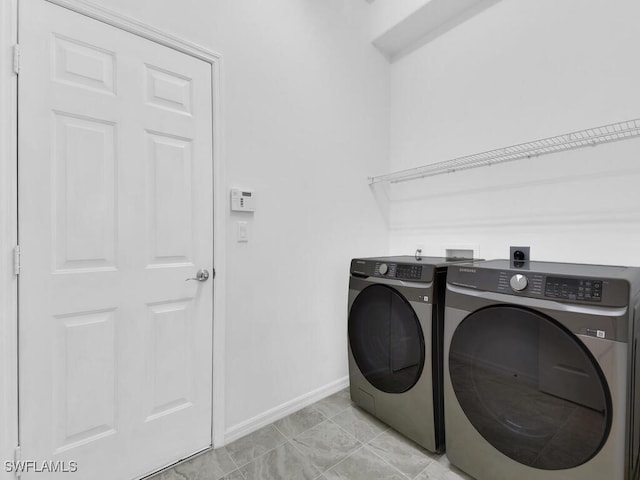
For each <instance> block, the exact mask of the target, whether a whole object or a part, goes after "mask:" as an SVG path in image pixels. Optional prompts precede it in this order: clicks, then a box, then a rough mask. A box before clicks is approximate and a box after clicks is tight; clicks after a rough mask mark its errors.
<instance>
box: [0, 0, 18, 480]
mask: <svg viewBox="0 0 640 480" xmlns="http://www.w3.org/2000/svg"><path fill="white" fill-rule="evenodd" d="M17 40H18V0H6V1H3V2H0V298H2V301H0V423H1V424H2V425H6V428H5V427H3V428H2V429H0V459H2V460H3V464H4V461H6V460H13V455H14V449H15V448H16V446H17V445H18V441H19V437H18V281H17V277H16V276H15V275H14V272H13V248H14V247H15V246H16V243H17V241H18V115H17V113H18V77H17V76H16V74H15V73H14V71H13V58H12V54H13V51H12V47H13V45H15V44H16V43H17ZM0 478H13V474H12V473H7V472H5V469H4V468H2V470H0Z"/></svg>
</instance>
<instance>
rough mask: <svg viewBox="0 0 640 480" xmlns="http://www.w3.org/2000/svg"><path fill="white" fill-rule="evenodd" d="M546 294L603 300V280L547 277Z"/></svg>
mask: <svg viewBox="0 0 640 480" xmlns="http://www.w3.org/2000/svg"><path fill="white" fill-rule="evenodd" d="M544 296H545V297H551V298H560V299H567V300H584V301H587V302H599V301H601V300H602V280H585V279H577V278H560V277H547V281H546V283H545V289H544Z"/></svg>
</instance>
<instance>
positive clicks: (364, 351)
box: [349, 256, 453, 452]
mask: <svg viewBox="0 0 640 480" xmlns="http://www.w3.org/2000/svg"><path fill="white" fill-rule="evenodd" d="M451 263H453V262H451V261H448V260H447V259H445V258H434V257H422V258H421V260H417V259H415V258H414V257H410V256H407V257H382V258H364V259H354V260H352V262H351V276H350V280H349V379H350V390H351V398H352V400H353V401H354V402H355V403H356V404H358V405H359V406H360V407H361V408H363V409H365V410H367V411H368V412H369V413H371V414H372V415H374V416H376V417H377V418H379V419H380V420H382V421H384V422H385V423H387V424H388V425H390V426H391V427H392V428H394V429H395V430H397V431H398V432H400V433H402V434H403V435H405V436H406V437H408V438H410V439H412V440H413V441H415V442H416V443H418V444H420V445H422V446H423V447H424V448H426V449H428V450H431V451H433V452H440V451H442V450H443V448H444V427H443V424H442V422H443V420H442V417H443V412H442V410H443V403H442V363H441V358H442V322H443V314H444V290H445V285H446V269H447V265H449V264H451Z"/></svg>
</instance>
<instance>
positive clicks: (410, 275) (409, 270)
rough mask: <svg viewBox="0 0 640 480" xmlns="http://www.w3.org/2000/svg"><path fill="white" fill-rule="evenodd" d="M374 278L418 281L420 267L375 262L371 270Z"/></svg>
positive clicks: (420, 273)
mask: <svg viewBox="0 0 640 480" xmlns="http://www.w3.org/2000/svg"><path fill="white" fill-rule="evenodd" d="M373 274H374V276H376V277H389V278H398V279H401V280H420V279H421V278H422V265H402V264H397V263H384V262H376V265H375V267H374V270H373Z"/></svg>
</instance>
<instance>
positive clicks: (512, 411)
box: [449, 305, 611, 470]
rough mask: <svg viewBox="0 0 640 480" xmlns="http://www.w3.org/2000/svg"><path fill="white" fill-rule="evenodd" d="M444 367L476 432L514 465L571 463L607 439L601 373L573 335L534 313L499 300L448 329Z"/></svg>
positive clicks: (546, 467)
mask: <svg viewBox="0 0 640 480" xmlns="http://www.w3.org/2000/svg"><path fill="white" fill-rule="evenodd" d="M449 372H450V378H451V383H452V386H453V390H454V391H455V394H456V397H457V399H458V403H459V404H460V406H461V407H462V410H463V411H464V413H465V414H466V416H467V418H468V419H469V421H470V422H471V423H472V424H473V426H474V427H475V429H476V430H477V431H478V432H479V433H480V435H482V436H483V437H484V438H485V439H486V440H487V441H488V442H489V443H490V444H491V445H493V446H494V447H495V448H496V449H498V450H499V451H500V452H502V453H504V454H505V455H507V456H508V457H510V458H512V459H513V460H516V461H517V462H520V463H521V464H524V465H528V466H530V467H534V468H538V469H543V470H561V469H567V468H572V467H576V466H578V465H581V464H583V463H585V462H587V461H588V460H589V459H591V458H592V457H593V456H594V455H595V454H596V453H598V451H599V450H600V448H602V446H603V445H604V443H605V441H606V439H607V436H608V434H609V430H610V428H611V394H610V392H609V388H608V387H607V384H606V381H605V379H604V375H603V373H602V370H601V369H600V367H599V366H598V364H597V362H596V360H595V358H594V357H593V355H592V354H591V353H590V352H589V351H588V350H587V348H586V347H585V345H584V344H583V343H582V342H581V341H580V340H579V339H578V337H576V336H575V335H574V334H573V333H571V332H570V331H568V330H567V329H565V328H564V327H563V326H562V325H560V324H559V323H558V322H556V321H555V320H553V319H551V318H549V317H547V316H545V315H543V314H541V313H538V312H535V311H533V310H528V309H524V308H519V307H512V306H506V305H505V306H495V307H489V308H485V309H483V310H478V311H477V312H474V313H472V314H471V315H469V316H468V317H466V318H465V319H464V320H463V321H462V323H460V325H459V326H458V328H457V329H456V331H455V332H454V335H453V338H452V340H451V347H450V352H449Z"/></svg>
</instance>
